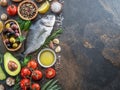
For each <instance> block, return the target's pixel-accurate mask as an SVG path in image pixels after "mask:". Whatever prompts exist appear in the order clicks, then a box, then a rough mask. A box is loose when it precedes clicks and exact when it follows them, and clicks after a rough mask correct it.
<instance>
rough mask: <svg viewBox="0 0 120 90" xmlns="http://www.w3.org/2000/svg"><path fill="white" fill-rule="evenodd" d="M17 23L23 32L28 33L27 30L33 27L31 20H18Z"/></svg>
mask: <svg viewBox="0 0 120 90" xmlns="http://www.w3.org/2000/svg"><path fill="white" fill-rule="evenodd" d="M17 22H18V24H19V26H20V29H21V30H25V31H27V30H29V28H30V26H31V21H30V20H23V19H21V18H18V20H17Z"/></svg>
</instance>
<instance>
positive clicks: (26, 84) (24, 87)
mask: <svg viewBox="0 0 120 90" xmlns="http://www.w3.org/2000/svg"><path fill="white" fill-rule="evenodd" d="M20 87H21V88H22V90H27V89H28V88H30V80H29V79H22V80H21V81H20Z"/></svg>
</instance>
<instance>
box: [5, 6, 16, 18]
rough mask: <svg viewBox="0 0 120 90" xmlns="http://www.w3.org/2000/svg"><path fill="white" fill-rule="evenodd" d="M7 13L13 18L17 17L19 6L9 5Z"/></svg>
mask: <svg viewBox="0 0 120 90" xmlns="http://www.w3.org/2000/svg"><path fill="white" fill-rule="evenodd" d="M7 13H8V14H9V15H11V16H14V15H16V14H17V6H15V5H9V6H8V7H7Z"/></svg>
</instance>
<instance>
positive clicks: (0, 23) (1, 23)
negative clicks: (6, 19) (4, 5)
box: [0, 21, 3, 33]
mask: <svg viewBox="0 0 120 90" xmlns="http://www.w3.org/2000/svg"><path fill="white" fill-rule="evenodd" d="M2 30H3V22H2V21H0V33H1V32H2Z"/></svg>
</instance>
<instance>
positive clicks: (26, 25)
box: [23, 20, 31, 31]
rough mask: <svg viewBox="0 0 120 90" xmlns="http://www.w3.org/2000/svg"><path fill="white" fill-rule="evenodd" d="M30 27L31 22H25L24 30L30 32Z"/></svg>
mask: <svg viewBox="0 0 120 90" xmlns="http://www.w3.org/2000/svg"><path fill="white" fill-rule="evenodd" d="M30 26H31V21H29V20H28V21H25V24H24V28H23V30H25V31H26V30H29V28H30Z"/></svg>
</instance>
